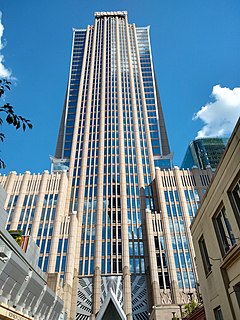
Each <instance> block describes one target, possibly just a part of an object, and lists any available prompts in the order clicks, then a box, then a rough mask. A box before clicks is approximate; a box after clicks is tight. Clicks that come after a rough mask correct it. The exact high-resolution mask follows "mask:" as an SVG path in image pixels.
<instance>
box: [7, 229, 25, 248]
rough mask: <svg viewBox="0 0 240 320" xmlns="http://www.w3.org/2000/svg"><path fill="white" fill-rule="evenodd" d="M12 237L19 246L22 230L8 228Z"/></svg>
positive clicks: (21, 239)
mask: <svg viewBox="0 0 240 320" xmlns="http://www.w3.org/2000/svg"><path fill="white" fill-rule="evenodd" d="M8 232H9V233H10V235H11V236H12V237H13V239H14V240H15V241H16V242H17V243H18V244H19V246H21V244H22V241H23V236H22V230H9V231H8Z"/></svg>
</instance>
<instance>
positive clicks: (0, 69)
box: [0, 11, 11, 79]
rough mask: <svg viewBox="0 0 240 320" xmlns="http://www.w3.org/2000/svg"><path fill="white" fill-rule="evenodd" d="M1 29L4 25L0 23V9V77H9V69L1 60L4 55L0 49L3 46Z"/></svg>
mask: <svg viewBox="0 0 240 320" xmlns="http://www.w3.org/2000/svg"><path fill="white" fill-rule="evenodd" d="M3 31H4V26H3V24H2V12H1V11H0V77H1V78H7V79H10V78H11V71H10V70H8V69H7V68H6V67H5V66H4V64H3V62H4V56H3V54H1V50H2V49H3V48H4V44H3V40H2V37H3Z"/></svg>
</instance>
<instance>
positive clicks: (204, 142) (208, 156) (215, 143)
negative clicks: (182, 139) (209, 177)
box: [182, 138, 228, 171]
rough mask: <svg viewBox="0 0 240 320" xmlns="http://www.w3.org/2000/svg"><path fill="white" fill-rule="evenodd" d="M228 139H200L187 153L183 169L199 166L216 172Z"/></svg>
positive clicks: (190, 146)
mask: <svg viewBox="0 0 240 320" xmlns="http://www.w3.org/2000/svg"><path fill="white" fill-rule="evenodd" d="M227 142H228V138H199V139H196V140H194V141H192V142H191V143H190V145H189V147H188V149H187V151H186V154H185V156H184V160H183V163H182V168H184V169H187V168H190V169H191V168H192V167H193V166H197V167H198V168H200V169H206V168H208V167H210V168H211V169H212V170H213V171H215V170H216V168H217V166H218V163H219V161H220V159H221V157H222V155H223V153H224V150H225V148H226V145H227Z"/></svg>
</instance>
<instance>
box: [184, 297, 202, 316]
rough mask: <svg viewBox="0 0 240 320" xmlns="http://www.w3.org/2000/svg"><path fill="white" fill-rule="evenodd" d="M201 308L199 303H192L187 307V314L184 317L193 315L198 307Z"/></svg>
mask: <svg viewBox="0 0 240 320" xmlns="http://www.w3.org/2000/svg"><path fill="white" fill-rule="evenodd" d="M198 306H199V304H198V302H197V301H195V300H192V301H191V302H189V303H187V304H186V305H185V310H186V311H185V312H184V316H185V317H186V316H188V315H190V314H191V313H193V312H194V311H195V309H197V307H198Z"/></svg>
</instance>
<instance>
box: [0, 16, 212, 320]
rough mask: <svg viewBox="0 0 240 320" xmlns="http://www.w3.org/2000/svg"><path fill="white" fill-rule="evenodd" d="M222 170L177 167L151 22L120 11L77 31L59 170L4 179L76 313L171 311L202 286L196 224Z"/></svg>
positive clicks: (159, 314)
mask: <svg viewBox="0 0 240 320" xmlns="http://www.w3.org/2000/svg"><path fill="white" fill-rule="evenodd" d="M210 177H211V170H208V169H207V170H200V169H197V168H195V169H193V170H191V171H190V170H179V169H178V168H177V167H174V168H172V155H171V153H170V149H169V144H168V138H167V133H166V128H165V124H164V118H163V112H162V107H161V104H160V99H159V94H158V89H157V84H156V79H155V74H154V67H153V61H152V54H151V46H150V36H149V27H143V28H142V27H141V28H139V27H136V26H135V25H134V24H129V23H128V18H127V12H125V11H117V12H96V13H95V22H94V25H93V26H88V27H87V29H84V30H82V29H75V30H74V31H73V45H72V56H71V66H70V75H69V82H68V87H67V93H66V99H65V104H64V109H63V114H62V120H61V125H60V130H59V136H58V143H57V148H56V154H55V157H52V173H51V174H49V173H48V172H46V171H45V172H44V173H43V174H42V175H37V176H36V175H31V174H30V172H26V173H25V174H24V175H19V176H17V175H16V173H15V172H12V173H11V174H10V175H9V176H8V177H6V176H3V177H0V183H1V185H2V186H3V187H4V188H5V190H6V192H7V200H6V204H5V209H6V210H7V211H8V213H9V218H8V221H7V225H6V227H7V228H8V229H21V230H23V234H25V235H30V236H31V237H32V238H33V239H34V240H35V241H36V243H37V244H38V246H39V247H40V259H39V266H40V267H41V268H42V269H43V270H44V271H47V272H48V273H49V277H50V275H51V274H53V275H58V276H59V277H60V278H62V281H63V289H64V304H65V310H66V312H67V313H68V318H69V319H85V320H87V319H96V320H100V319H104V320H107V319H113V318H114V319H122V320H124V319H129V320H130V319H134V320H135V319H136V320H138V319H149V314H151V319H160V318H161V319H163V320H164V319H170V318H171V317H172V312H177V313H176V314H177V315H178V316H180V313H179V312H180V311H179V305H180V306H181V305H183V304H184V303H187V302H188V299H189V297H191V298H193V297H195V298H196V299H197V298H198V296H199V292H198V288H197V286H196V283H197V274H196V267H195V264H194V250H193V244H192V238H191V234H190V228H189V227H190V223H191V221H192V218H193V216H194V215H195V212H196V210H197V208H198V206H199V201H200V200H199V199H200V198H201V197H202V196H203V194H204V192H205V191H206V188H207V185H208V183H209V181H210ZM53 278H54V276H52V278H51V279H53ZM0 289H1V288H0ZM23 308H27V305H26V304H25V305H24V306H23Z"/></svg>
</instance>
